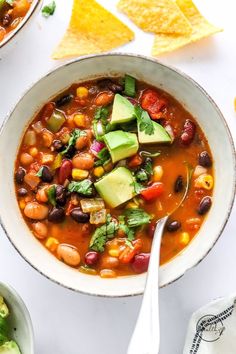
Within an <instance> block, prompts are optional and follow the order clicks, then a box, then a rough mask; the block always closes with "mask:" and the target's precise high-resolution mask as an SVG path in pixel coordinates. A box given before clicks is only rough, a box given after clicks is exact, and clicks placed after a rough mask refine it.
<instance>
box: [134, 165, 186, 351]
mask: <svg viewBox="0 0 236 354" xmlns="http://www.w3.org/2000/svg"><path fill="white" fill-rule="evenodd" d="M191 174H192V170H191V169H190V167H189V166H188V165H187V183H186V188H185V192H184V194H183V197H182V198H181V201H180V202H179V204H178V205H177V207H176V208H175V209H174V210H173V211H172V212H171V213H170V214H169V215H167V216H164V217H163V218H161V219H159V220H158V221H157V223H156V229H155V232H154V236H153V241H152V249H151V254H150V260H149V267H148V272H147V279H146V285H145V290H144V294H143V300H142V304H141V308H140V312H139V315H138V319H137V322H136V326H135V329H134V332H133V335H132V337H131V340H130V343H129V347H128V351H127V354H158V353H159V348H160V324H159V263H160V245H161V238H162V235H163V231H164V227H165V225H166V222H167V220H168V218H169V216H170V215H172V214H173V213H174V212H175V211H176V210H177V209H178V208H179V207H180V205H181V204H182V203H183V202H184V200H185V198H186V196H187V194H188V190H189V185H190V179H191Z"/></svg>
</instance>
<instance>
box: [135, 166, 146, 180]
mask: <svg viewBox="0 0 236 354" xmlns="http://www.w3.org/2000/svg"><path fill="white" fill-rule="evenodd" d="M135 177H136V180H137V181H138V182H147V181H148V179H149V176H148V173H147V171H145V170H144V169H143V168H141V169H140V170H138V172H137V173H136V174H135Z"/></svg>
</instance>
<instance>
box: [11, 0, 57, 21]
mask: <svg viewBox="0 0 236 354" xmlns="http://www.w3.org/2000/svg"><path fill="white" fill-rule="evenodd" d="M8 1H9V0H8ZM55 10H56V2H55V1H54V0H53V1H52V2H50V3H49V4H48V5H45V6H44V7H43V9H42V15H43V16H44V17H46V18H48V17H49V16H52V15H53V14H54V12H55Z"/></svg>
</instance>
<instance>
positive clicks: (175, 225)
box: [166, 220, 181, 232]
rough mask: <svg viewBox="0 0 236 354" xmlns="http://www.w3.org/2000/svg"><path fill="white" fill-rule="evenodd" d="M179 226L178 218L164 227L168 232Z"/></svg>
mask: <svg viewBox="0 0 236 354" xmlns="http://www.w3.org/2000/svg"><path fill="white" fill-rule="evenodd" d="M180 228H181V223H180V222H179V221H178V220H173V221H170V222H169V223H168V224H167V226H166V229H167V231H169V232H175V231H177V230H179V229H180Z"/></svg>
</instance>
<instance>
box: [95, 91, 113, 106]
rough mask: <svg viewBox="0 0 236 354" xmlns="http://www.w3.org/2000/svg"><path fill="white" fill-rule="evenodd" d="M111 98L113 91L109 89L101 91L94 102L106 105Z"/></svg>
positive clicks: (97, 104)
mask: <svg viewBox="0 0 236 354" xmlns="http://www.w3.org/2000/svg"><path fill="white" fill-rule="evenodd" d="M113 98H114V93H113V92H110V91H106V92H101V93H99V94H98V96H97V97H96V99H95V102H94V103H95V105H96V106H107V105H109V104H110V103H111V102H112V101H113Z"/></svg>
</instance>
